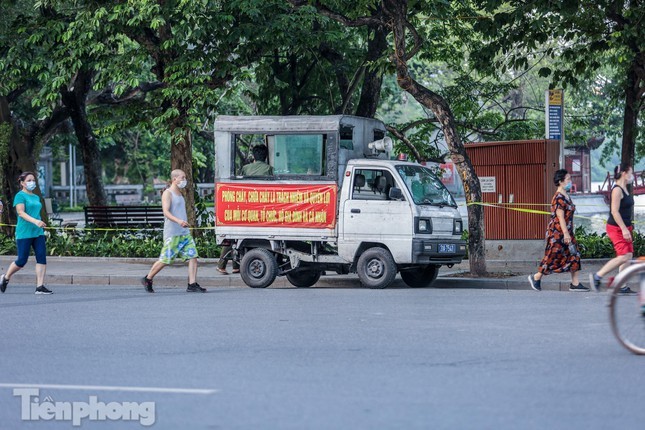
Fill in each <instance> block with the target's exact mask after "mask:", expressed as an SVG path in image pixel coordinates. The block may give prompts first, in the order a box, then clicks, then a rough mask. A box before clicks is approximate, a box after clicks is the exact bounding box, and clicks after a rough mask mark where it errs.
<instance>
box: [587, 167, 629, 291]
mask: <svg viewBox="0 0 645 430" xmlns="http://www.w3.org/2000/svg"><path fill="white" fill-rule="evenodd" d="M614 179H616V183H615V185H614V187H613V188H612V189H611V212H610V213H609V219H607V227H606V228H607V236H609V239H611V243H613V244H614V251H616V257H615V258H613V259H611V260H609V261H608V262H607V264H605V265H604V266H602V268H601V269H600V270H599V271H598V272H596V273H594V274H593V275H589V280H590V281H591V285H592V286H593V289H594V290H595V291H598V290H599V289H600V286H601V283H602V278H603V276H605V275H606V274H607V273H609V272H611V271H612V270H614V269H615V268H617V267H618V268H619V270H623V269H624V268H625V267H627V265H629V262H630V260H631V259H632V256H633V255H634V241H633V238H632V230H633V229H634V227H633V226H632V214H633V211H634V196H633V195H631V194H629V193H628V192H627V184H631V183H632V182H633V181H634V169H632V166H630V165H629V164H621V165H620V166H616V167H615V168H614ZM620 292H621V293H622V294H636V292H635V291H632V290H631V289H630V288H629V287H628V286H624V287H623V288H621V289H620Z"/></svg>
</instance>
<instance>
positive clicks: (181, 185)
mask: <svg viewBox="0 0 645 430" xmlns="http://www.w3.org/2000/svg"><path fill="white" fill-rule="evenodd" d="M186 185H188V181H187V180H185V179H184V180H183V181H179V183H178V184H177V186H178V187H179V188H186Z"/></svg>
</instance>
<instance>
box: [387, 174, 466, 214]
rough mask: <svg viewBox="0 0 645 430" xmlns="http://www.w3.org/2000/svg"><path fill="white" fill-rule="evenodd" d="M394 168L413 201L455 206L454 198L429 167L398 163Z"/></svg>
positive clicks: (423, 203) (424, 203)
mask: <svg viewBox="0 0 645 430" xmlns="http://www.w3.org/2000/svg"><path fill="white" fill-rule="evenodd" d="M396 170H397V172H399V175H400V176H401V179H403V182H405V186H406V187H408V190H409V191H410V194H411V195H412V200H414V203H416V204H418V205H436V206H453V207H457V203H455V199H453V198H452V195H451V194H450V192H449V191H448V190H447V189H446V187H445V186H444V185H443V184H442V183H441V181H440V180H439V179H438V178H437V177H436V176H435V175H434V174H433V173H432V171H431V170H430V169H428V168H426V167H423V166H418V165H409V164H405V165H404V164H402V165H398V166H397V167H396Z"/></svg>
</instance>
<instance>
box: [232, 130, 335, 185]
mask: <svg viewBox="0 0 645 430" xmlns="http://www.w3.org/2000/svg"><path fill="white" fill-rule="evenodd" d="M326 141H327V135H326V134H267V135H260V134H246V135H237V136H236V139H235V175H236V176H240V175H241V173H240V172H241V170H242V166H244V165H245V164H248V163H250V162H252V161H253V160H252V157H251V154H252V151H251V149H252V147H253V146H254V145H256V144H258V143H264V144H265V145H266V146H267V148H268V150H269V156H268V160H267V162H268V163H269V165H271V166H272V167H273V174H274V175H275V176H289V175H297V176H301V175H311V176H322V175H325V174H326V172H325V152H326V151H325V144H326Z"/></svg>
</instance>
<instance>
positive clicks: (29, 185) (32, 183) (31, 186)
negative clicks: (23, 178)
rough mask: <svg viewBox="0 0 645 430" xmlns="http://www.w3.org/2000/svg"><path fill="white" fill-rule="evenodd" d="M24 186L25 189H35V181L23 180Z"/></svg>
mask: <svg viewBox="0 0 645 430" xmlns="http://www.w3.org/2000/svg"><path fill="white" fill-rule="evenodd" d="M25 188H27V191H33V190H35V189H36V182H35V181H28V182H25Z"/></svg>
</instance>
